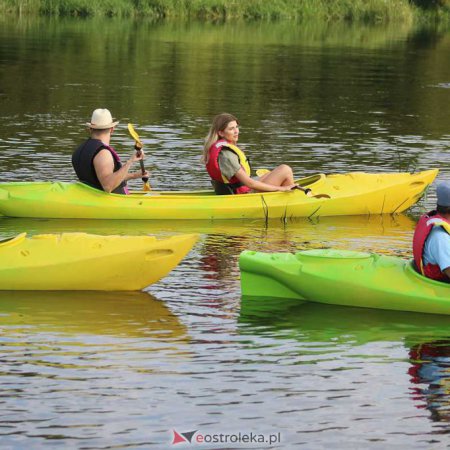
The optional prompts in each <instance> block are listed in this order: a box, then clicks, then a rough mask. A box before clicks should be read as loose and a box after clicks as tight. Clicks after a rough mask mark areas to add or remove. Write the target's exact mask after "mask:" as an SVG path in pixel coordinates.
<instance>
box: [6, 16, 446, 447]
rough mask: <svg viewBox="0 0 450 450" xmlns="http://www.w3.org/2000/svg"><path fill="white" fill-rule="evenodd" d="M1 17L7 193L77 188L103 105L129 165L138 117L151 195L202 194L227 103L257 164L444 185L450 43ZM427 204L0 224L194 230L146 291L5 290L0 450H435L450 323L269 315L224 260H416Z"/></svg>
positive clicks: (369, 313)
mask: <svg viewBox="0 0 450 450" xmlns="http://www.w3.org/2000/svg"><path fill="white" fill-rule="evenodd" d="M0 20H1V21H2V23H1V27H0V36H1V39H0V80H1V84H0V119H1V120H0V177H1V180H2V181H19V180H26V181H34V180H64V181H70V180H74V173H73V171H72V168H71V165H70V156H71V152H72V150H73V148H74V147H75V146H76V145H77V144H78V143H79V142H81V141H82V140H83V139H84V138H85V137H86V131H85V128H84V122H87V121H88V120H89V119H90V114H91V112H92V110H93V109H95V108H97V107H108V108H109V109H110V110H111V111H112V112H113V115H114V116H115V117H117V118H119V119H120V120H121V124H120V125H119V127H118V128H117V130H116V132H115V133H114V135H113V145H115V147H116V149H117V150H118V151H119V153H120V154H121V155H123V156H124V157H126V155H127V154H129V153H130V152H131V151H132V142H131V139H130V138H129V136H128V135H127V132H126V123H127V122H132V123H134V125H135V127H136V129H137V130H138V132H139V134H140V135H141V137H142V139H143V141H144V143H145V145H146V149H147V159H146V165H147V166H148V167H149V169H150V171H151V183H152V186H153V187H154V188H156V189H190V188H206V187H209V182H208V177H207V176H206V174H205V171H204V169H203V168H202V167H201V165H200V162H199V157H200V153H201V145H202V139H203V137H204V136H205V134H206V132H207V129H208V126H209V123H210V121H211V119H212V117H213V116H214V115H215V114H217V113H219V112H222V111H228V112H232V113H234V114H236V115H237V116H238V117H239V119H240V122H241V139H240V142H241V145H242V147H243V148H244V149H245V150H246V151H247V152H248V153H249V154H250V155H251V158H252V162H253V164H254V165H255V166H257V167H273V166H274V165H276V164H280V163H282V162H285V163H288V164H290V165H292V166H293V168H294V170H295V172H296V174H298V175H303V174H304V175H309V174H313V173H316V172H325V173H338V172H340V173H343V172H349V171H370V172H379V171H385V172H393V171H399V170H401V171H405V170H409V171H416V170H423V169H428V168H440V169H441V173H440V175H439V179H445V178H448V177H449V176H450V169H449V163H450V156H449V152H448V147H449V145H450V58H449V54H450V32H449V31H446V30H442V29H417V28H413V27H412V26H411V25H394V24H393V25H390V26H383V27H381V26H380V27H356V26H349V25H345V26H344V25H327V26H324V25H322V26H320V25H316V24H305V25H298V24H294V23H290V22H288V23H275V24H269V23H250V24H248V23H247V24H245V23H237V24H212V23H211V24H201V23H166V24H164V23H163V24H161V23H147V22H131V21H115V20H104V21H91V20H61V21H57V20H42V19H24V18H21V19H17V20H16V19H11V18H9V19H5V18H3V19H0ZM133 187H135V188H139V187H140V181H136V182H134V185H133ZM434 202H435V196H434V192H433V189H431V190H430V192H429V193H428V195H427V197H426V198H424V199H423V200H422V201H421V202H420V204H419V205H417V206H415V207H414V208H412V210H411V211H410V212H409V213H408V215H396V216H372V217H341V218H319V219H317V220H314V221H309V220H303V219H298V220H294V221H289V222H288V223H281V222H278V221H276V222H270V223H268V224H265V223H261V222H259V221H242V222H241V221H228V222H196V221H188V222H182V221H180V222H164V221H161V222H150V221H111V220H108V221H101V220H100V221H86V220H30V219H9V218H2V219H0V237H1V238H3V237H7V236H12V235H14V234H17V233H19V232H22V231H27V232H29V233H30V234H37V233H48V232H63V231H86V232H91V233H98V234H155V235H158V236H161V237H162V236H167V235H171V234H179V233H184V232H196V233H198V234H199V236H200V238H199V242H198V244H197V245H196V246H195V247H194V249H193V250H192V252H191V253H190V254H189V255H188V256H187V257H186V258H185V259H184V261H183V262H182V263H181V264H180V265H179V266H178V267H177V268H176V269H175V270H174V271H172V272H171V274H170V275H169V276H167V277H166V278H165V279H163V280H162V281H161V282H159V283H157V284H155V285H153V286H150V287H149V288H148V289H146V290H145V292H140V293H83V292H80V293H72V292H67V293H58V292H29V293H26V292H25V293H24V292H2V293H0V333H1V335H0V361H1V365H0V375H1V378H0V387H1V395H0V448H8V449H9V448H13V449H16V448H67V449H71V448H74V449H104V448H158V449H160V448H161V449H165V448H171V447H172V446H175V448H177V446H178V447H179V448H191V447H194V448H195V447H198V448H299V447H301V448H305V449H308V450H309V449H323V448H330V447H331V446H332V447H334V448H342V449H349V448H350V449H359V448H363V447H364V448H369V449H385V448H415V449H429V448H436V449H437V448H445V447H446V446H447V444H448V442H449V441H448V433H449V430H450V426H449V421H450V396H449V395H450V369H449V366H450V360H449V356H450V328H449V326H450V320H449V319H448V318H446V317H441V316H432V315H419V314H411V313H394V312H386V311H373V310H364V309H357V308H340V307H331V306H325V305H314V304H299V305H298V306H296V307H290V308H289V309H288V308H287V307H284V306H283V304H282V302H280V305H279V308H276V309H275V310H272V311H264V310H263V309H260V308H259V307H258V305H256V304H252V303H249V304H244V302H242V303H241V297H240V286H239V270H238V267H237V258H238V255H239V253H240V252H241V251H242V250H244V249H252V250H262V251H295V250H301V249H306V248H322V247H325V248H328V247H337V248H343V249H352V250H368V251H375V252H378V253H384V254H395V255H398V256H402V257H410V256H411V248H410V247H411V237H412V233H413V229H414V226H415V222H416V220H417V217H418V215H419V214H420V213H421V212H422V211H424V210H425V209H427V208H431V207H432V206H433V204H434ZM99 270H101V268H99ZM194 431H195V433H193V438H192V442H191V443H189V442H186V441H184V443H179V444H174V443H173V442H176V440H177V439H179V440H180V439H181V440H183V439H185V438H183V435H182V434H181V433H185V436H187V437H190V435H189V433H190V432H194ZM175 433H178V434H180V436H181V438H180V437H178V438H176V436H177V435H176V434H175ZM251 433H253V435H251ZM239 434H240V437H241V442H240V443H239V442H234V440H235V439H237V438H238V437H239ZM220 435H222V436H220ZM245 436H247V437H248V442H246V441H245V439H246V438H245ZM255 436H258V438H261V439H265V440H266V441H267V442H265V443H263V442H260V443H255V442H254V440H255ZM202 438H203V442H199V441H200V440H201V439H202ZM214 438H216V439H222V443H211V442H208V441H209V440H212V439H214ZM224 439H228V442H224V441H223V440H224ZM252 439H253V440H252ZM270 439H272V442H269V440H270ZM232 441H233V442H232Z"/></svg>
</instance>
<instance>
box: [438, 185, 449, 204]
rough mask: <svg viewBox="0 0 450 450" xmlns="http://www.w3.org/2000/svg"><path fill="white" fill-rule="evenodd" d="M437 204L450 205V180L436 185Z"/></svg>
mask: <svg viewBox="0 0 450 450" xmlns="http://www.w3.org/2000/svg"><path fill="white" fill-rule="evenodd" d="M436 194H437V204H438V205H439V206H450V181H442V182H441V183H439V184H438V185H437V188H436Z"/></svg>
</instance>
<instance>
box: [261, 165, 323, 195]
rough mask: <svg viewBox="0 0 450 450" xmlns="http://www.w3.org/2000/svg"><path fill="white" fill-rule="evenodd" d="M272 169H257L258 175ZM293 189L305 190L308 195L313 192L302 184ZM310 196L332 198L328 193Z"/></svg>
mask: <svg viewBox="0 0 450 450" xmlns="http://www.w3.org/2000/svg"><path fill="white" fill-rule="evenodd" d="M269 172H270V170H269V169H256V175H257V176H258V177H262V176H263V175H265V174H266V173H269ZM292 189H300V190H301V191H303V192H304V193H305V195H308V193H310V192H311V189H309V188H304V187H302V186H295V187H294V188H292ZM310 197H314V198H331V197H330V196H329V195H328V194H316V195H312V193H311V195H310Z"/></svg>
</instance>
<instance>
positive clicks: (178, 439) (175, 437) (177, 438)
mask: <svg viewBox="0 0 450 450" xmlns="http://www.w3.org/2000/svg"><path fill="white" fill-rule="evenodd" d="M172 431H173V441H172V444H179V443H180V442H186V439H185V438H184V437H183V436H181V434H179V433H177V432H176V431H175V430H172Z"/></svg>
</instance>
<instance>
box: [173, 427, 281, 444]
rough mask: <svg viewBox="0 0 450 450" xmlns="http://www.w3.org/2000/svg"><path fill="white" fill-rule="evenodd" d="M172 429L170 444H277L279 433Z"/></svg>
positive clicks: (279, 439) (279, 438) (279, 441)
mask: <svg viewBox="0 0 450 450" xmlns="http://www.w3.org/2000/svg"><path fill="white" fill-rule="evenodd" d="M172 431H173V439H172V445H175V444H181V443H189V444H200V445H201V444H269V445H274V444H279V443H281V433H271V434H258V433H253V432H250V433H242V432H239V433H199V432H198V430H194V431H185V432H184V433H179V432H178V431H175V430H172Z"/></svg>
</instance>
